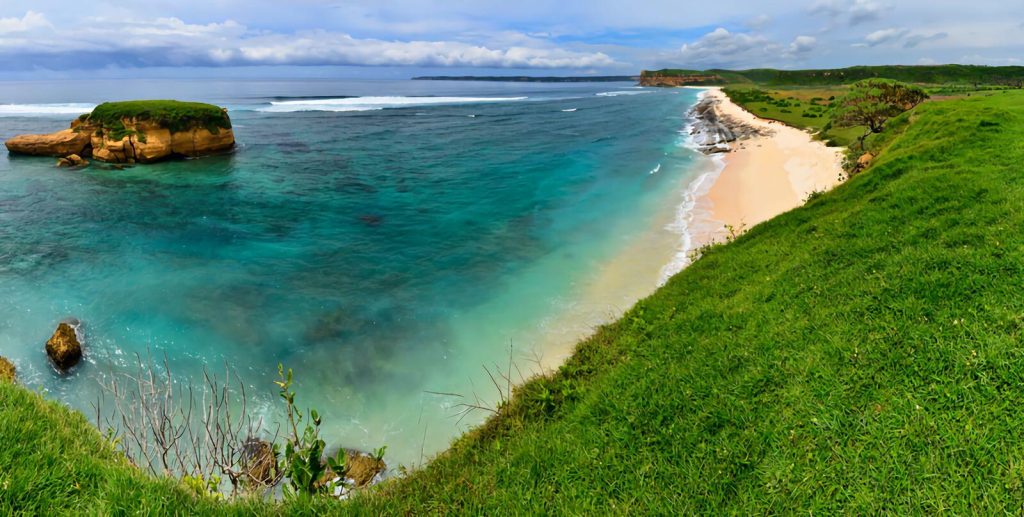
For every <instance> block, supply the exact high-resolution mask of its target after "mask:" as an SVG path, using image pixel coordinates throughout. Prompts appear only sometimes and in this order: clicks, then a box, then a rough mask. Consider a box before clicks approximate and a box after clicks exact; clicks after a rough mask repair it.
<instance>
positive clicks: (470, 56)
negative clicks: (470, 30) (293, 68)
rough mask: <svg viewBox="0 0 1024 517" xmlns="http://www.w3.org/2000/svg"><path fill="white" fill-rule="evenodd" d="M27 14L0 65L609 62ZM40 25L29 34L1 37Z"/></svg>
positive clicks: (524, 46) (536, 42) (538, 49)
mask: <svg viewBox="0 0 1024 517" xmlns="http://www.w3.org/2000/svg"><path fill="white" fill-rule="evenodd" d="M44 22H45V18H43V17H42V16H41V15H38V14H36V13H33V12H29V13H28V14H26V15H25V17H24V18H21V19H6V18H5V19H0V63H3V61H4V60H3V59H2V58H3V57H4V54H5V53H7V54H9V56H8V57H9V59H7V60H6V61H7V62H8V64H11V63H14V62H15V61H16V60H17V59H16V58H19V57H20V58H21V59H20V60H17V61H19V62H21V63H23V65H24V64H25V63H28V62H32V63H33V64H40V65H42V66H46V65H47V64H49V65H51V66H55V67H64V66H77V67H81V68H88V67H90V66H108V65H115V66H124V67H150V66H238V65H356V66H439V67H486V68H565V69H589V68H600V67H607V66H611V65H614V64H616V62H615V60H614V59H612V58H611V57H610V56H609V55H607V54H605V53H603V52H587V51H576V50H569V49H565V48H560V47H558V46H555V45H553V44H550V43H549V42H544V41H543V40H540V39H537V38H531V37H529V36H525V35H523V36H522V37H520V38H510V37H508V35H507V34H506V35H505V36H503V37H504V39H505V40H506V42H511V41H512V40H513V39H514V40H515V41H516V43H514V44H508V45H505V46H494V45H482V44H473V43H467V42H463V41H450V40H436V41H435V40H414V41H399V40H385V39H374V38H356V37H353V36H351V35H349V34H345V33H341V32H332V31H325V30H305V31H297V32H294V33H276V32H268V31H256V30H250V29H248V28H247V27H245V26H244V25H242V24H239V23H237V22H235V21H232V20H227V21H224V22H221V23H210V24H190V23H186V22H184V21H182V20H181V19H179V18H174V17H165V18H156V19H153V20H140V19H109V18H92V19H88V20H85V23H83V24H82V25H81V26H75V27H60V28H55V27H54V26H52V25H50V24H49V23H48V22H45V23H44ZM39 27H45V28H46V30H43V31H36V32H33V33H31V34H30V35H28V36H23V35H20V36H19V37H18V38H6V39H5V37H4V36H3V33H4V32H5V31H6V32H13V31H21V32H24V31H25V30H28V28H39Z"/></svg>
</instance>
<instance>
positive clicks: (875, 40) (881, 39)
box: [864, 28, 910, 47]
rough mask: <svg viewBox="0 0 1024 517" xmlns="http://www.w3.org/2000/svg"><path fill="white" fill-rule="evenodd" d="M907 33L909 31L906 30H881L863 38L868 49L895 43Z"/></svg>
mask: <svg viewBox="0 0 1024 517" xmlns="http://www.w3.org/2000/svg"><path fill="white" fill-rule="evenodd" d="M909 33H910V31H909V30H907V29H896V28H892V29H881V30H877V31H875V32H872V33H871V34H868V35H867V36H865V37H864V42H865V43H866V45H867V46H869V47H877V46H879V45H884V44H886V43H895V42H897V41H899V40H901V39H903V37H904V36H906V35H907V34H909Z"/></svg>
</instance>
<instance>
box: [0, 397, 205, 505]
mask: <svg viewBox="0 0 1024 517" xmlns="http://www.w3.org/2000/svg"><path fill="white" fill-rule="evenodd" d="M198 503H199V502H198V501H196V500H195V499H194V498H193V497H192V496H191V495H190V494H189V493H188V492H186V491H185V490H184V489H183V488H181V487H180V486H178V485H177V484H176V483H174V482H171V481H167V480H155V479H152V478H150V477H148V476H145V475H143V474H142V473H141V472H140V471H138V470H136V469H135V468H133V467H131V466H130V465H129V464H128V462H127V460H125V459H124V456H123V455H121V454H119V453H118V452H117V451H115V450H114V448H113V446H111V444H109V443H107V442H106V441H104V440H103V438H102V437H101V436H100V434H99V433H98V432H97V431H96V428H95V427H94V426H93V425H92V424H90V423H89V422H88V421H86V419H85V417H84V416H83V415H82V414H81V413H76V412H74V411H69V410H68V409H67V408H66V407H64V406H62V405H60V404H57V403H55V402H48V401H45V400H43V398H42V397H40V396H39V395H37V394H35V393H32V392H30V391H27V390H25V389H24V388H21V387H17V386H14V385H11V384H7V383H0V515H14V514H23V515H54V514H67V515H95V514H100V515H116V514H126V513H127V514H153V515H160V514H163V515H168V514H173V513H175V512H182V511H184V510H186V509H188V508H196V505H197V504H198ZM199 506H202V505H199ZM197 509H201V508H197ZM207 509H208V510H210V511H213V510H214V509H215V507H214V506H212V505H210V506H208V507H207Z"/></svg>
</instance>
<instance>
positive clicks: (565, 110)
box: [562, 108, 577, 113]
mask: <svg viewBox="0 0 1024 517" xmlns="http://www.w3.org/2000/svg"><path fill="white" fill-rule="evenodd" d="M576 109H577V108H568V109H564V110H562V113H574V112H575V111H576Z"/></svg>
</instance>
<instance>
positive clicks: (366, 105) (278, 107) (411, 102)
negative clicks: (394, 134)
mask: <svg viewBox="0 0 1024 517" xmlns="http://www.w3.org/2000/svg"><path fill="white" fill-rule="evenodd" d="M526 99H528V97H345V98H337V99H309V100H296V101H277V102H271V103H270V106H263V107H261V108H258V110H257V111H263V112H268V113H291V112H296V111H339V112H340V111H375V110H382V109H387V108H406V107H420V106H436V105H457V104H479V103H490V102H516V101H524V100H526Z"/></svg>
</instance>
